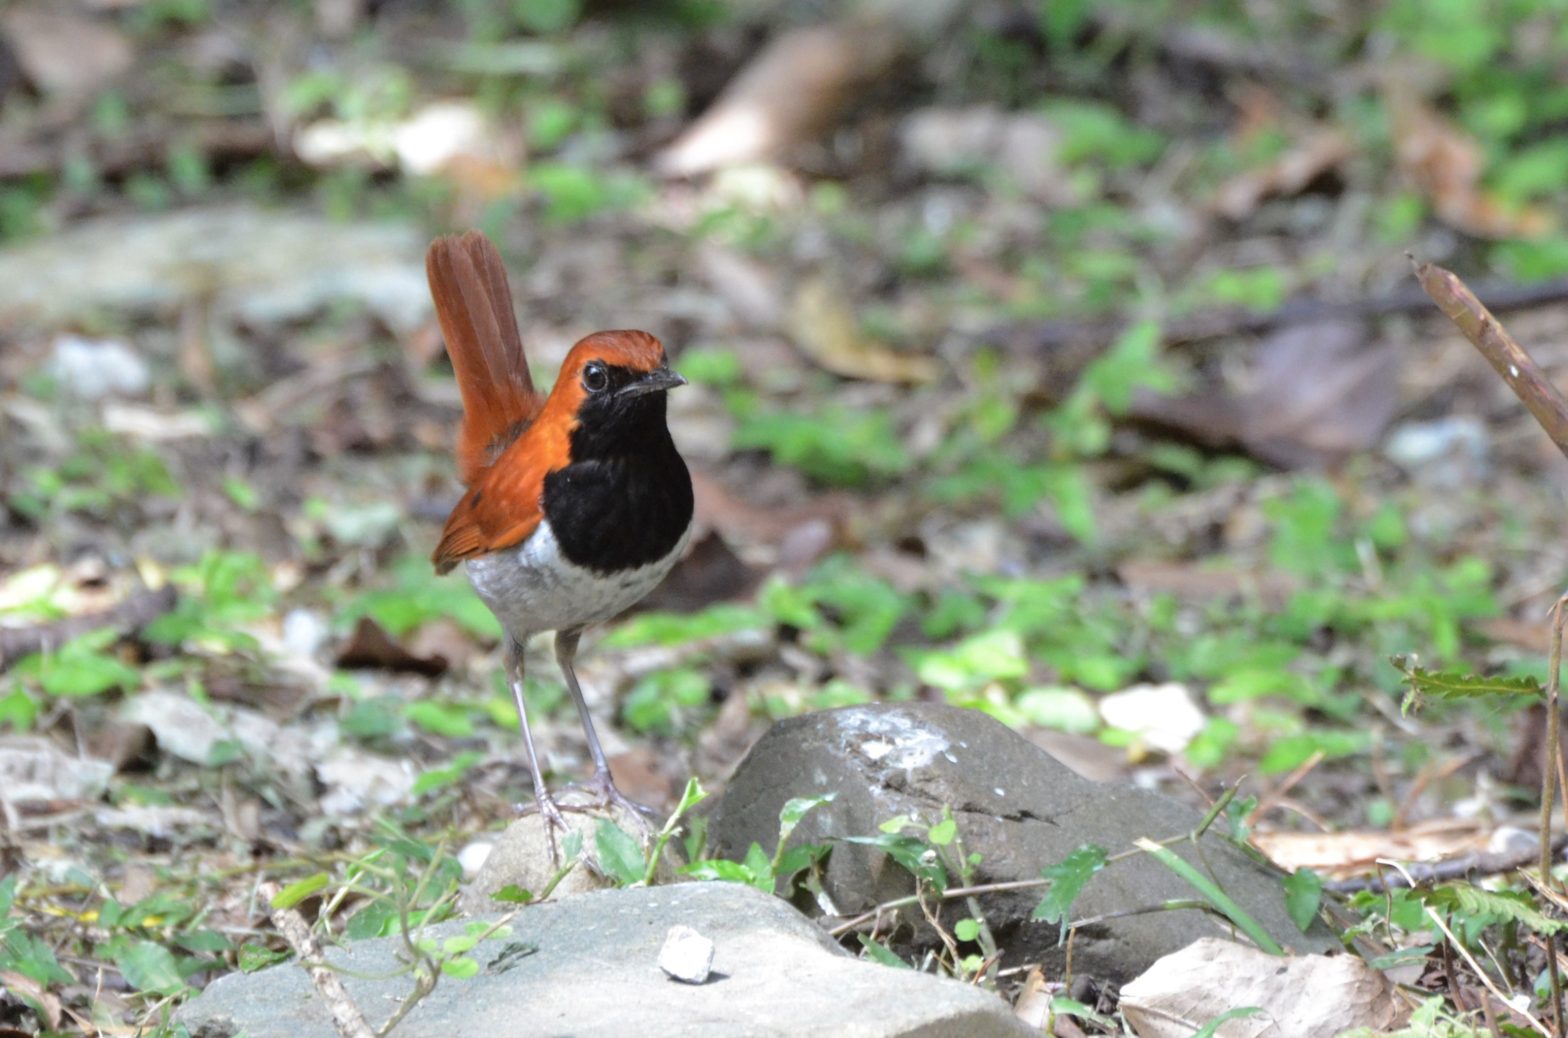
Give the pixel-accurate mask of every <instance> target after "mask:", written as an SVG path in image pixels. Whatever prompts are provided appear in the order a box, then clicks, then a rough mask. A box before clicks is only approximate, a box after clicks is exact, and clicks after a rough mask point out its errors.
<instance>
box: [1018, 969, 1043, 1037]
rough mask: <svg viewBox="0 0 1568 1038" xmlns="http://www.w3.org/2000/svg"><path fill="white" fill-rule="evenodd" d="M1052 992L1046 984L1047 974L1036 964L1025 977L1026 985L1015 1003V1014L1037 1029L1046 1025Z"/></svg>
mask: <svg viewBox="0 0 1568 1038" xmlns="http://www.w3.org/2000/svg"><path fill="white" fill-rule="evenodd" d="M1051 997H1052V996H1051V992H1050V991H1049V990H1047V988H1046V986H1045V974H1044V973H1041V972H1040V967H1038V966H1036V967H1034V968H1033V969H1031V970H1030V971H1029V975H1028V976H1026V977H1025V978H1024V986H1023V989H1022V990H1021V991H1019V992H1018V1001H1016V1002H1014V1003H1013V1015H1014V1016H1016V1017H1018V1019H1020V1020H1022V1021H1023V1022H1024V1023H1026V1024H1028V1025H1029V1026H1030V1027H1032V1028H1034V1029H1035V1030H1037V1031H1038V1030H1041V1029H1043V1028H1044V1027H1045V1021H1046V1019H1047V1018H1048V1017H1049V1016H1050V1014H1051Z"/></svg>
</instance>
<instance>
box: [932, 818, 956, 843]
mask: <svg viewBox="0 0 1568 1038" xmlns="http://www.w3.org/2000/svg"><path fill="white" fill-rule="evenodd" d="M957 835H958V823H957V822H956V821H954V820H953V816H952V815H948V816H947V817H946V818H944V819H942V820H941V821H940V822H938V823H936V824H935V825H933V826H932V827H931V830H930V832H928V833H926V839H928V840H930V841H931V842H932V843H934V844H935V845H936V846H938V847H946V846H947V845H948V844H950V843H952V842H953V838H954V837H955V836H957Z"/></svg>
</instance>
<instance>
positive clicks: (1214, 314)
mask: <svg viewBox="0 0 1568 1038" xmlns="http://www.w3.org/2000/svg"><path fill="white" fill-rule="evenodd" d="M1480 294H1481V295H1483V296H1485V297H1486V299H1487V301H1488V303H1489V304H1490V305H1491V307H1492V309H1494V310H1526V309H1529V308H1531V307H1537V306H1544V305H1548V304H1551V303H1559V302H1562V301H1563V300H1564V299H1568V279H1557V280H1553V281H1543V282H1539V283H1537V284H1531V285H1518V284H1492V285H1483V286H1481V290H1480ZM1426 307H1427V297H1426V295H1425V294H1424V293H1422V292H1419V291H1416V290H1410V291H1397V292H1393V293H1391V294H1389V295H1386V296H1375V297H1370V298H1364V299H1352V300H1349V301H1346V302H1331V301H1329V300H1326V299H1291V300H1288V301H1286V302H1285V303H1284V304H1283V305H1281V306H1279V307H1278V308H1276V309H1274V310H1252V309H1247V308H1237V307H1220V308H1216V309H1212V310H1199V311H1197V312H1195V313H1191V314H1182V315H1178V316H1175V317H1171V318H1169V319H1168V320H1166V321H1165V322H1163V324H1162V326H1161V330H1162V332H1163V334H1164V336H1165V340H1166V341H1167V342H1201V341H1203V340H1205V339H1219V338H1225V337H1227V336H1232V335H1260V334H1263V333H1265V332H1271V331H1274V330H1275V329H1277V328H1286V327H1290V326H1292V325H1300V324H1322V323H1325V322H1328V321H1346V320H1367V319H1370V318H1374V317H1388V316H1391V315H1394V314H1408V313H1418V312H1420V311H1422V310H1425V309H1426ZM1133 320H1134V318H1130V317H1127V316H1114V317H1104V318H1096V317H1090V318H1064V319H1060V320H1052V321H1044V322H1040V323H1037V324H1034V325H1031V326H1027V327H1023V326H1018V325H1013V326H1011V327H1005V328H1000V329H998V330H997V332H996V335H997V336H999V337H1003V338H1006V339H1008V340H1010V341H1012V342H1016V343H1018V344H1019V345H1020V346H1023V347H1024V348H1026V349H1033V350H1044V349H1054V348H1059V347H1063V346H1073V345H1081V344H1087V343H1102V342H1110V341H1111V340H1113V339H1115V338H1116V337H1117V336H1118V335H1120V334H1121V333H1122V332H1124V331H1126V330H1127V328H1128V326H1129V325H1131V324H1132V323H1133Z"/></svg>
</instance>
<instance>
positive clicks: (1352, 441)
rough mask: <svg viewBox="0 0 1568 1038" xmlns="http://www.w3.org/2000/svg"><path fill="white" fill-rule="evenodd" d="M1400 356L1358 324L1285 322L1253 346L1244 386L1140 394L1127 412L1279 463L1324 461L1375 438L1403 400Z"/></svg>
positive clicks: (1341, 456) (1209, 442) (1204, 441)
mask: <svg viewBox="0 0 1568 1038" xmlns="http://www.w3.org/2000/svg"><path fill="white" fill-rule="evenodd" d="M1398 364H1399V358H1398V354H1397V352H1396V351H1395V350H1394V349H1393V348H1392V347H1390V346H1389V345H1388V344H1386V343H1376V344H1373V345H1370V346H1369V345H1368V344H1367V341H1366V329H1365V327H1364V326H1363V325H1362V324H1361V323H1360V322H1356V321H1324V322H1320V323H1318V324H1312V325H1289V326H1286V327H1284V328H1281V329H1280V330H1278V331H1276V332H1274V333H1273V334H1271V335H1269V336H1268V338H1266V339H1265V340H1264V341H1263V342H1262V344H1261V345H1260V346H1259V349H1258V363H1257V374H1256V380H1255V381H1256V385H1255V387H1254V388H1253V389H1251V390H1250V391H1248V392H1246V393H1243V394H1240V395H1237V394H1234V393H1230V392H1228V391H1225V390H1223V389H1219V388H1213V389H1208V390H1204V391H1199V392H1195V393H1189V394H1187V395H1185V396H1180V397H1166V396H1156V395H1154V394H1150V393H1140V394H1138V395H1137V396H1135V397H1134V399H1133V405H1132V410H1131V416H1132V417H1133V418H1134V419H1136V420H1138V421H1141V422H1144V423H1147V424H1152V425H1155V426H1157V427H1160V428H1164V429H1169V430H1174V431H1177V432H1180V433H1183V434H1185V435H1187V436H1189V437H1191V438H1192V439H1193V440H1195V441H1196V442H1198V443H1202V444H1204V445H1207V446H1215V447H1224V446H1233V445H1240V446H1242V447H1245V448H1246V449H1247V451H1248V452H1249V453H1251V454H1253V455H1254V456H1256V457H1258V458H1261V459H1263V460H1264V461H1267V462H1270V463H1272V464H1275V465H1279V466H1281V467H1284V468H1310V467H1321V466H1328V465H1333V464H1335V463H1337V462H1339V461H1342V460H1344V459H1345V458H1346V457H1347V456H1349V455H1351V454H1354V453H1355V452H1357V451H1361V450H1367V449H1369V448H1371V447H1373V446H1376V445H1377V444H1378V443H1379V442H1380V441H1381V439H1382V436H1383V431H1384V429H1385V428H1386V427H1387V425H1388V423H1389V422H1390V421H1391V420H1392V419H1393V416H1394V413H1395V410H1396V409H1397V407H1398V404H1399V370H1398Z"/></svg>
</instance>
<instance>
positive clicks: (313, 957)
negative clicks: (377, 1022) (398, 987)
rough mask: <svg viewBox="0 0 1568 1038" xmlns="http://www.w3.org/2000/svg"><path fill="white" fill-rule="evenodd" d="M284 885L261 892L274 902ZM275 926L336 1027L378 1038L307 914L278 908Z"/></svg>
mask: <svg viewBox="0 0 1568 1038" xmlns="http://www.w3.org/2000/svg"><path fill="white" fill-rule="evenodd" d="M280 890H282V887H281V886H279V885H278V884H277V883H272V882H267V883H263V884H261V887H260V889H259V891H258V893H259V894H260V895H261V897H262V898H263V899H264V900H265V901H266V902H267V903H268V904H269V905H270V904H271V903H272V899H273V898H275V897H277V896H278V892H279V891H280ZM270 915H271V916H272V925H273V926H276V927H277V928H278V933H280V934H282V935H283V939H284V940H285V941H287V942H288V944H289V947H290V948H293V949H294V954H295V955H296V956H298V957H299V964H300V965H301V966H303V967H304V968H305V972H306V973H308V974H309V975H310V982H311V983H312V984H314V985H315V987H316V993H317V994H319V995H320V996H321V999H322V1001H324V1002H325V1003H326V1004H327V1012H328V1013H329V1014H330V1015H331V1016H332V1026H333V1027H334V1028H335V1029H336V1030H337V1032H338V1034H339V1035H341V1036H342V1038H376V1032H375V1031H374V1030H373V1029H372V1028H371V1026H370V1024H369V1022H368V1021H366V1020H365V1014H364V1013H363V1012H361V1011H360V1008H359V1006H358V1005H357V1004H356V1003H355V1002H354V999H353V998H352V997H351V996H350V995H349V993H348V989H347V988H345V987H344V986H343V978H342V977H340V976H338V974H337V972H336V971H335V970H334V969H332V967H331V966H328V965H327V964H326V959H325V956H324V954H323V952H322V950H321V943H320V942H319V941H317V940H316V935H315V934H313V933H311V932H310V924H309V923H307V922H306V921H305V917H304V916H302V915H300V914H299V913H298V912H296V911H294V910H293V909H292V908H275V909H273V910H272V911H271V913H270Z"/></svg>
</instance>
